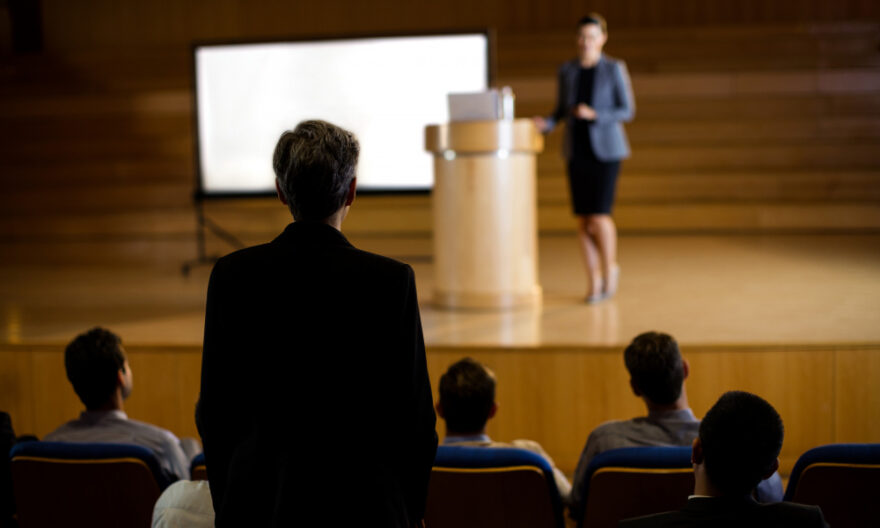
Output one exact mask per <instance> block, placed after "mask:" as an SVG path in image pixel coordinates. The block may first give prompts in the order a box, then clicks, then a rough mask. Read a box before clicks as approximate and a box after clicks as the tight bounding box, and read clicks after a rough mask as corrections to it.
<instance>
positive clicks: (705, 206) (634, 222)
mask: <svg viewBox="0 0 880 528" xmlns="http://www.w3.org/2000/svg"><path fill="white" fill-rule="evenodd" d="M614 219H615V222H616V223H617V227H618V229H619V230H620V231H621V232H624V233H627V232H645V233H660V232H672V231H681V232H750V231H765V232H769V231H774V232H776V231H778V232H831V231H843V232H856V231H865V232H877V231H878V230H880V204H878V203H877V202H876V201H875V202H852V203H834V204H828V203H826V202H806V203H793V204H789V203H777V202H748V203H683V204H668V203H664V204H620V205H619V206H617V207H615V209H614ZM573 225H574V219H573V217H572V213H571V208H570V206H568V205H567V204H566V205H564V204H559V205H556V206H549V205H548V206H543V207H541V208H540V209H539V210H538V227H539V229H540V230H541V231H542V232H554V231H569V230H571V229H572V226H573Z"/></svg>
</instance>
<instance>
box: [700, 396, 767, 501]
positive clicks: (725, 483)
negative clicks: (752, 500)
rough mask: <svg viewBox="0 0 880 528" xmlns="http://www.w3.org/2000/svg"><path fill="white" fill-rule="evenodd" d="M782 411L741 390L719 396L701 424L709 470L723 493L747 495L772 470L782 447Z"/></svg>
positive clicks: (707, 471)
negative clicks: (780, 415) (778, 411)
mask: <svg viewBox="0 0 880 528" xmlns="http://www.w3.org/2000/svg"><path fill="white" fill-rule="evenodd" d="M783 435H784V429H783V426H782V418H780V417H779V413H777V412H776V409H774V408H773V406H772V405H770V404H769V403H768V402H767V401H766V400H764V399H763V398H761V397H759V396H756V395H754V394H750V393H748V392H742V391H730V392H727V393H725V394H724V395H722V396H721V398H719V399H718V401H717V402H716V403H715V405H713V406H712V408H711V409H709V412H707V413H706V416H705V417H704V418H703V421H702V422H701V423H700V444H701V445H702V447H703V460H704V463H705V464H706V473H707V475H708V477H709V480H710V481H711V482H712V485H713V486H715V487H716V488H718V490H719V491H720V492H721V493H722V494H723V495H729V496H735V495H747V494H749V493H751V492H752V490H754V489H755V486H757V485H758V483H759V482H760V481H761V479H763V478H764V477H765V476H767V474H768V473H770V471H771V470H772V469H773V467H774V463H775V462H776V457H778V456H779V451H780V450H781V449H782V437H783Z"/></svg>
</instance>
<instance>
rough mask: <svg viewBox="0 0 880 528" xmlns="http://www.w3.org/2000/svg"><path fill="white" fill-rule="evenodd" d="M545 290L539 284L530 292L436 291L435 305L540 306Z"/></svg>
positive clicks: (499, 307) (478, 306) (468, 306)
mask: <svg viewBox="0 0 880 528" xmlns="http://www.w3.org/2000/svg"><path fill="white" fill-rule="evenodd" d="M542 299H543V292H542V290H541V287H540V286H537V287H536V288H535V290H534V291H532V292H530V293H518V294H512V293H473V292H444V291H438V290H435V291H434V305H435V306H438V307H440V308H465V309H467V308H471V309H480V308H482V309H506V308H525V307H535V306H540V305H541V301H542Z"/></svg>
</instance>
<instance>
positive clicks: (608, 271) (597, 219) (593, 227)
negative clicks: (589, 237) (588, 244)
mask: <svg viewBox="0 0 880 528" xmlns="http://www.w3.org/2000/svg"><path fill="white" fill-rule="evenodd" d="M588 223H589V228H588V229H589V231H590V232H591V233H592V234H593V236H594V237H595V240H596V247H597V249H598V252H599V256H598V260H599V265H600V266H601V270H602V278H603V279H604V281H603V282H604V290H603V291H602V293H604V294H605V295H606V296H608V297H610V296H612V295H614V294H615V293H617V283H618V277H619V275H620V267H619V266H618V265H617V226H615V225H614V219H613V218H611V215H607V214H600V215H590V217H589V222H588Z"/></svg>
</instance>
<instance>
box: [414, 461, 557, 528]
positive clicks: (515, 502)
mask: <svg viewBox="0 0 880 528" xmlns="http://www.w3.org/2000/svg"><path fill="white" fill-rule="evenodd" d="M425 523H426V525H427V526H430V527H432V528H444V527H456V528H468V527H478V526H479V527H484V528H492V527H508V528H519V527H533V528H542V527H547V528H560V527H562V526H563V519H562V504H561V502H560V500H559V492H558V491H557V489H556V481H555V480H554V479H553V469H552V468H551V466H550V464H549V463H548V462H547V460H546V459H544V457H542V456H540V455H537V454H535V453H532V452H531V451H527V450H525V449H519V448H513V447H511V448H507V447H471V446H467V447H465V446H440V447H438V448H437V457H436V458H435V460H434V467H433V469H432V470H431V481H430V484H429V486H428V500H427V505H426V508H425Z"/></svg>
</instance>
